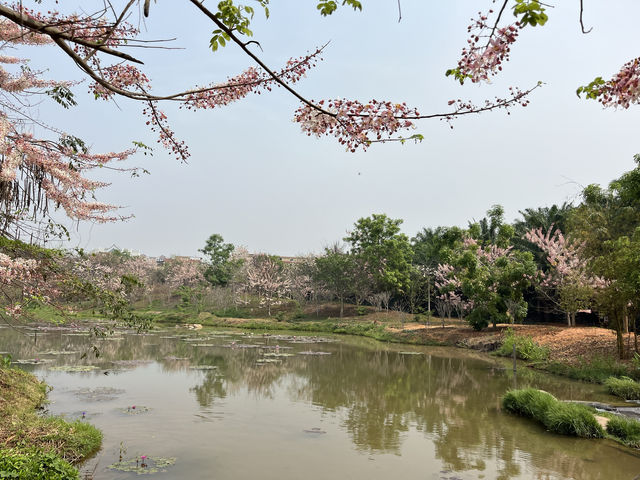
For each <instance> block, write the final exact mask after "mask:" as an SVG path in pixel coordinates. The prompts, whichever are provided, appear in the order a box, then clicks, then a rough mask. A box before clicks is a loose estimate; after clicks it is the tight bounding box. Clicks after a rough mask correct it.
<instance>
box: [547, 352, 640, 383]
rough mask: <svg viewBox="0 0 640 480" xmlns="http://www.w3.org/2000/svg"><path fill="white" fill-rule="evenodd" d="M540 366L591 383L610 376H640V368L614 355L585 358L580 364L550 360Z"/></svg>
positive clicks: (599, 381)
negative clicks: (623, 361) (619, 359)
mask: <svg viewBox="0 0 640 480" xmlns="http://www.w3.org/2000/svg"><path fill="white" fill-rule="evenodd" d="M540 368H542V369H543V370H545V371H547V372H549V373H553V374H555V375H562V376H565V377H569V378H573V379H574V380H581V381H583V382H590V383H604V382H605V381H606V380H607V379H608V378H609V377H625V376H626V377H630V378H636V379H637V378H640V370H637V369H632V368H630V367H629V366H627V365H625V364H623V363H619V362H618V361H616V359H615V358H613V357H594V358H592V359H591V360H589V361H586V360H584V359H583V360H581V361H580V363H579V364H578V365H568V364H566V363H559V362H550V363H547V364H545V365H542V366H541V367H540Z"/></svg>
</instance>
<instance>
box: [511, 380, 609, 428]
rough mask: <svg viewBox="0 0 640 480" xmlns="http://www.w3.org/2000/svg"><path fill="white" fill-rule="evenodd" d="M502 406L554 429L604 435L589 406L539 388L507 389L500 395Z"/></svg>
mask: <svg viewBox="0 0 640 480" xmlns="http://www.w3.org/2000/svg"><path fill="white" fill-rule="evenodd" d="M502 406H503V408H504V409H505V410H507V411H509V412H512V413H516V414H518V415H522V416H524V417H528V418H533V419H535V420H537V421H538V422H540V423H542V424H543V425H544V426H545V427H546V428H547V429H548V430H549V431H551V432H554V433H559V434H561V435H573V436H576V437H583V438H602V437H604V430H603V429H602V427H601V426H600V424H599V423H598V422H597V420H596V418H595V417H594V415H593V413H592V411H591V409H590V408H589V407H586V406H584V405H578V404H574V403H565V402H561V401H559V400H557V399H556V398H555V397H554V396H553V395H551V394H550V393H547V392H543V391H541V390H536V389H534V388H526V389H522V390H510V391H508V392H507V393H506V394H505V395H504V397H502Z"/></svg>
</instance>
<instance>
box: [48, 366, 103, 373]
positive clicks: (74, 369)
mask: <svg viewBox="0 0 640 480" xmlns="http://www.w3.org/2000/svg"><path fill="white" fill-rule="evenodd" d="M98 368H99V367H97V366H95V365H58V366H56V367H49V370H53V371H56V372H69V373H73V372H92V371H94V370H98Z"/></svg>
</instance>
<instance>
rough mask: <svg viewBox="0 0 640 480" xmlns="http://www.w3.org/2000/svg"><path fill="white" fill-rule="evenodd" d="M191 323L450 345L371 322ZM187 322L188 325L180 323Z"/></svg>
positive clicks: (161, 319) (203, 317)
mask: <svg viewBox="0 0 640 480" xmlns="http://www.w3.org/2000/svg"><path fill="white" fill-rule="evenodd" d="M188 318H189V320H190V322H195V323H199V324H201V325H203V326H209V327H234V328H243V329H247V330H261V331H278V330H288V331H292V332H307V333H332V334H343V335H355V336H360V337H368V338H373V339H375V340H378V341H381V342H391V343H407V344H413V345H446V344H445V343H443V342H440V341H437V340H435V339H430V338H425V337H423V336H420V335H417V334H416V332H414V331H411V330H407V331H393V330H390V329H389V328H387V325H385V324H380V323H376V322H373V321H371V320H364V319H363V320H360V319H358V320H353V319H349V320H339V319H324V320H290V321H278V320H276V319H273V320H271V319H255V318H254V319H244V318H219V317H216V316H213V315H211V314H202V313H201V314H200V315H198V316H197V317H196V318H194V317H193V316H191V317H188ZM175 319H176V316H175V315H159V316H156V317H154V321H155V323H159V324H166V323H170V324H175V323H176V322H175ZM178 323H187V322H184V321H182V322H178Z"/></svg>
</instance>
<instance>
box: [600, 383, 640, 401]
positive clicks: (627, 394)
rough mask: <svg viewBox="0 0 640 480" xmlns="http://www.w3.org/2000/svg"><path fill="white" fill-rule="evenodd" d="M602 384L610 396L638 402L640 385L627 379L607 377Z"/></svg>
mask: <svg viewBox="0 0 640 480" xmlns="http://www.w3.org/2000/svg"><path fill="white" fill-rule="evenodd" d="M604 384H605V386H606V387H607V390H608V391H609V393H611V394H612V395H616V396H617V397H620V398H624V399H625V400H640V383H638V382H635V381H634V380H632V379H631V378H629V377H621V378H616V377H609V378H607V379H606V380H605V382H604Z"/></svg>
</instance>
